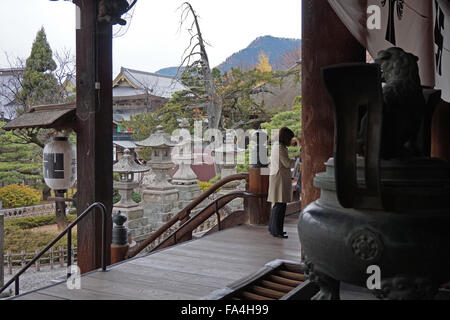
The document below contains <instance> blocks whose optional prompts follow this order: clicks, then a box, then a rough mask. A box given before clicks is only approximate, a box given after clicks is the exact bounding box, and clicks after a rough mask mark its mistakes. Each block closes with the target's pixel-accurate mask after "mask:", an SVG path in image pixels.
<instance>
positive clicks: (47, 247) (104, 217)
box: [0, 202, 107, 295]
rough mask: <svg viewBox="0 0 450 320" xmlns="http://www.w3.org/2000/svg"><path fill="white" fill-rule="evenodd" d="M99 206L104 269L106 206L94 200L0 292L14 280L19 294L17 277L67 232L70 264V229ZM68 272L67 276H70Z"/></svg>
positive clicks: (3, 288)
mask: <svg viewBox="0 0 450 320" xmlns="http://www.w3.org/2000/svg"><path fill="white" fill-rule="evenodd" d="M94 208H99V209H100V211H101V213H102V270H103V271H106V218H107V216H106V207H105V205H104V204H103V203H100V202H95V203H93V204H91V205H90V206H89V207H88V208H87V209H86V210H84V211H83V213H81V214H80V215H79V216H78V217H77V218H76V219H75V220H74V221H73V222H72V223H71V224H69V225H68V226H67V228H65V229H64V231H62V232H61V233H60V234H59V235H58V236H57V237H56V238H55V239H54V240H53V241H52V242H50V244H48V245H47V246H46V247H45V248H44V249H43V250H42V251H41V252H39V253H38V254H37V255H36V256H35V257H34V258H33V259H31V261H30V262H28V264H27V265H26V266H24V267H23V268H22V269H20V270H19V272H17V273H16V274H15V275H14V277H12V278H11V279H10V280H9V281H8V282H7V283H6V284H5V285H4V286H3V287H2V288H0V293H2V292H3V291H5V289H7V288H8V287H9V286H10V285H11V284H12V283H13V282H15V294H16V295H18V294H19V278H20V276H21V275H22V274H23V273H24V272H25V271H27V270H28V268H30V267H31V266H32V265H33V264H34V263H35V262H36V261H37V260H39V258H41V257H42V255H44V254H45V253H46V252H47V251H48V250H50V248H52V247H53V246H54V245H55V244H56V243H57V242H58V241H59V240H60V239H61V238H62V237H64V236H65V235H66V234H67V267H70V266H71V265H72V229H73V227H75V226H76V225H77V224H78V222H80V221H81V220H82V219H83V218H84V217H85V216H86V215H87V214H88V213H89V212H90V211H91V210H92V209H94ZM70 275H71V274H70V273H68V274H67V277H70Z"/></svg>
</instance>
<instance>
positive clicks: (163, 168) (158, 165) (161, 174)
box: [136, 126, 179, 229]
mask: <svg viewBox="0 0 450 320" xmlns="http://www.w3.org/2000/svg"><path fill="white" fill-rule="evenodd" d="M136 144H137V145H138V146H141V147H150V148H152V153H151V160H150V161H149V162H148V164H149V165H150V168H151V170H152V173H153V175H154V177H153V179H152V180H151V181H150V182H149V184H148V185H145V186H144V191H143V195H142V202H143V206H144V215H145V216H146V217H148V218H149V222H150V225H151V226H152V227H153V228H155V229H157V228H159V227H161V226H162V225H164V224H165V223H166V222H167V221H168V220H169V219H170V218H171V217H172V215H174V214H175V213H177V211H178V209H179V204H178V190H177V189H176V188H175V187H174V186H173V185H172V184H171V183H170V182H169V180H170V177H169V174H168V172H169V170H170V169H172V168H173V166H174V163H173V162H172V157H171V149H172V148H173V147H174V146H175V144H174V143H173V142H172V140H171V137H170V135H169V134H167V133H166V132H164V131H163V128H162V126H158V128H157V131H156V132H155V133H154V134H152V135H151V136H150V137H149V138H147V139H146V140H144V141H140V142H136Z"/></svg>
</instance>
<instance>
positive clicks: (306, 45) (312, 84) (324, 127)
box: [302, 0, 366, 208]
mask: <svg viewBox="0 0 450 320" xmlns="http://www.w3.org/2000/svg"><path fill="white" fill-rule="evenodd" d="M365 58H366V51H365V49H364V47H362V46H361V45H360V44H359V42H358V41H357V40H356V39H355V38H354V37H353V36H352V35H351V34H350V32H349V31H348V30H347V28H346V27H345V26H344V24H343V23H342V22H341V21H340V20H339V18H338V17H337V15H336V14H335V13H334V11H333V10H332V8H331V6H330V5H329V3H328V1H327V0H303V1H302V129H303V139H302V142H303V145H302V206H303V208H304V207H305V206H307V205H308V204H310V203H311V202H313V201H315V200H316V199H317V198H318V197H319V195H320V191H319V190H318V189H316V188H315V187H314V186H313V179H314V176H315V175H316V174H317V173H319V172H322V171H324V170H325V166H324V163H325V162H326V161H327V160H328V158H330V157H332V156H333V146H334V116H333V106H332V102H331V99H330V98H329V96H328V94H327V92H326V90H325V88H324V86H323V84H322V78H321V69H322V68H323V67H325V66H327V65H332V64H338V63H346V62H364V61H365Z"/></svg>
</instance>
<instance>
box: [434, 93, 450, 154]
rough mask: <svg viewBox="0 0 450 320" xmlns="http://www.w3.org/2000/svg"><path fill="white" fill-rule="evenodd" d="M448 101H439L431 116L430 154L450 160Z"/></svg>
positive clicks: (449, 104)
mask: <svg viewBox="0 0 450 320" xmlns="http://www.w3.org/2000/svg"><path fill="white" fill-rule="evenodd" d="M449 123H450V103H446V102H444V101H441V103H440V104H439V105H438V107H437V108H436V111H435V113H434V116H433V123H432V129H431V135H432V138H431V156H432V157H435V158H441V159H445V160H447V161H450V126H449Z"/></svg>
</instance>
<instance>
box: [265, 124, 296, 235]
mask: <svg viewBox="0 0 450 320" xmlns="http://www.w3.org/2000/svg"><path fill="white" fill-rule="evenodd" d="M293 138H294V133H293V132H292V130H290V129H289V128H282V129H281V130H280V132H279V135H278V141H277V142H275V143H274V144H273V146H272V154H271V158H270V159H271V161H270V177H269V193H268V198H267V201H268V202H271V203H272V214H271V215H270V221H269V232H270V234H272V235H273V236H274V237H278V238H287V237H288V236H287V235H286V233H285V232H284V231H283V228H284V217H285V215H286V206H287V203H289V202H291V201H292V173H291V168H293V167H294V166H295V161H296V159H290V158H289V153H288V146H290V145H291V141H292V139H293Z"/></svg>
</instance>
